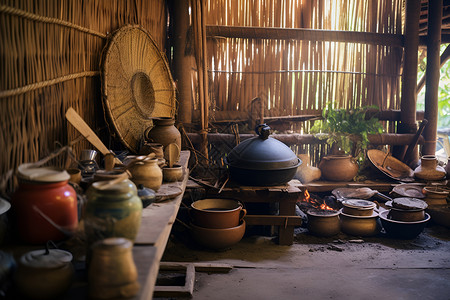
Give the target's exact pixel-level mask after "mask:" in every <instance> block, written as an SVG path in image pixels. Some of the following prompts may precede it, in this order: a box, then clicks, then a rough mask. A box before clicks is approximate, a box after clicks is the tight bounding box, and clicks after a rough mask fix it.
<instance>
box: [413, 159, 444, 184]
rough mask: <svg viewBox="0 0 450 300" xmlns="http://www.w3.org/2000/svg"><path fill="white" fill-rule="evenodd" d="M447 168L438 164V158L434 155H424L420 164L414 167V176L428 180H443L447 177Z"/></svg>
mask: <svg viewBox="0 0 450 300" xmlns="http://www.w3.org/2000/svg"><path fill="white" fill-rule="evenodd" d="M445 174H446V173H445V170H444V168H443V167H441V166H439V165H438V160H437V158H436V156H434V155H424V156H422V157H421V158H420V166H418V167H417V168H416V169H414V176H415V177H417V178H419V179H422V180H427V181H430V180H431V181H433V180H442V179H444V177H445Z"/></svg>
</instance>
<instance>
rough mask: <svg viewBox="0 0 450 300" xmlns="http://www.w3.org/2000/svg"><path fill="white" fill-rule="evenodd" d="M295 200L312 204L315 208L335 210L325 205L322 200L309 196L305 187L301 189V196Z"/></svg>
mask: <svg viewBox="0 0 450 300" xmlns="http://www.w3.org/2000/svg"><path fill="white" fill-rule="evenodd" d="M297 202H306V203H308V204H309V205H311V206H313V207H314V208H316V209H321V210H335V209H334V208H332V207H330V206H328V205H326V204H325V202H324V201H323V200H319V199H314V198H313V197H311V195H310V194H309V192H308V190H307V189H305V190H304V191H303V197H299V199H298V200H297Z"/></svg>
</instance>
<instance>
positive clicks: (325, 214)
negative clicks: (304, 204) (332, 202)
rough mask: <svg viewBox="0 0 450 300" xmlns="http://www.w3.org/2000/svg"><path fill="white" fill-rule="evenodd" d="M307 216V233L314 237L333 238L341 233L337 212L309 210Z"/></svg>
mask: <svg viewBox="0 0 450 300" xmlns="http://www.w3.org/2000/svg"><path fill="white" fill-rule="evenodd" d="M306 214H307V215H308V226H307V227H308V231H309V232H310V233H311V234H313V235H316V236H324V237H328V236H333V235H336V234H338V233H339V232H340V231H341V227H340V225H339V212H338V211H335V210H319V209H310V210H308V211H307V212H306Z"/></svg>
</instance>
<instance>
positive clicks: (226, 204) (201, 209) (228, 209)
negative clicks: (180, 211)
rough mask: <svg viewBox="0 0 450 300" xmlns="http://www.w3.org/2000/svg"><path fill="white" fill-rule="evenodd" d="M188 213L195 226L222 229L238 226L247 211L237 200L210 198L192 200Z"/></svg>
mask: <svg viewBox="0 0 450 300" xmlns="http://www.w3.org/2000/svg"><path fill="white" fill-rule="evenodd" d="M189 214H190V215H191V218H192V223H194V224H195V225H197V226H200V227H204V228H212V229H214V228H215V229H223V228H232V227H236V226H238V225H239V224H240V222H241V220H242V219H243V218H244V216H245V215H246V214H247V211H246V210H245V209H244V208H243V206H242V204H241V203H240V202H239V201H236V200H232V199H215V198H210V199H203V200H197V201H195V202H193V203H192V204H191V209H190V210H189Z"/></svg>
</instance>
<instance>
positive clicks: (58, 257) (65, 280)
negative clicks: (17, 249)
mask: <svg viewBox="0 0 450 300" xmlns="http://www.w3.org/2000/svg"><path fill="white" fill-rule="evenodd" d="M71 261H72V254H71V253H70V252H67V251H64V250H60V249H47V250H45V249H42V250H34V251H31V252H28V253H26V254H24V255H22V256H21V257H20V259H19V263H18V267H17V271H16V273H15V274H14V283H15V284H16V286H17V287H18V290H19V291H20V293H21V294H22V295H23V296H26V297H27V298H31V299H55V298H57V297H60V296H62V295H63V294H64V293H65V292H66V291H67V290H68V289H69V288H70V286H71V284H72V280H73V275H74V268H73V266H72V263H71Z"/></svg>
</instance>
